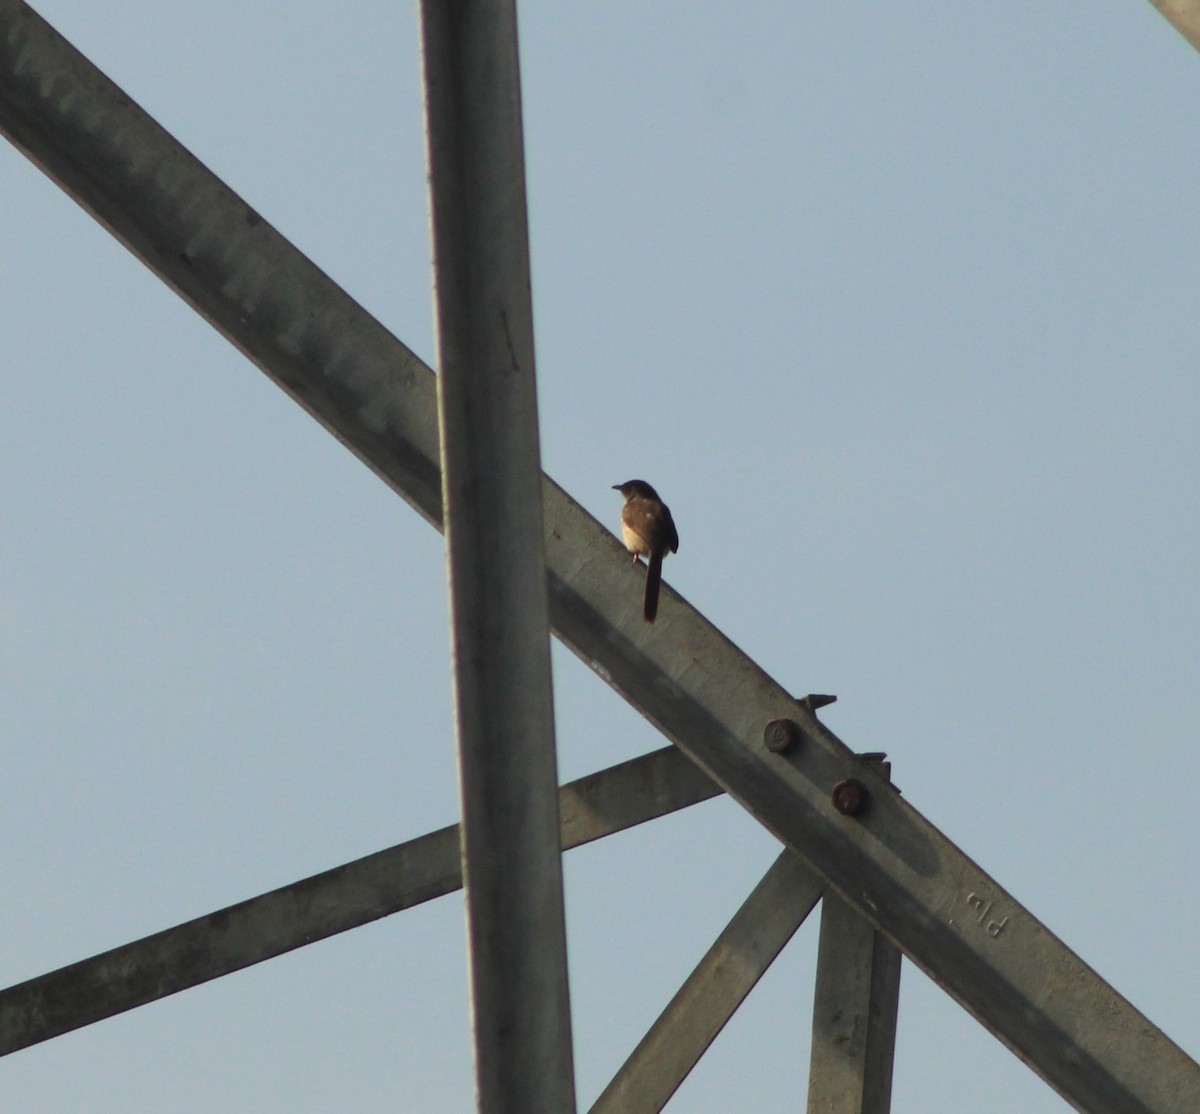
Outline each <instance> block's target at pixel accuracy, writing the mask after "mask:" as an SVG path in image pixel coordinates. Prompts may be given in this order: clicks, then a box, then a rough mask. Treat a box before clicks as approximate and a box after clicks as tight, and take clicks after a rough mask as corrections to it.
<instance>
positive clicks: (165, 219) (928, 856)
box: [0, 0, 1200, 1114]
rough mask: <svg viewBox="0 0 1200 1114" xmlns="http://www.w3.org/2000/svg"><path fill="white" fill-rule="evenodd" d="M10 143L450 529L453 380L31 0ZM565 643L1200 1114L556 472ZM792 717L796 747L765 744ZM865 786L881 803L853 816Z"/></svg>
mask: <svg viewBox="0 0 1200 1114" xmlns="http://www.w3.org/2000/svg"><path fill="white" fill-rule="evenodd" d="M0 131H3V132H4V133H5V134H6V135H8V136H9V137H10V138H11V139H12V140H13V141H14V142H15V143H16V144H17V146H19V147H20V148H21V149H22V150H24V151H25V152H26V153H27V154H28V155H29V156H30V158H32V159H33V160H34V161H35V162H37V163H38V164H39V165H40V166H42V168H43V169H44V170H45V171H46V172H47V173H48V174H49V175H50V176H51V177H52V178H54V179H55V181H57V182H58V183H59V184H60V185H61V186H63V188H64V189H66V190H67V192H68V193H70V194H71V195H72V196H73V197H76V198H77V199H78V200H79V201H80V203H81V204H83V205H84V206H86V207H87V208H88V209H89V210H90V211H92V212H93V213H94V214H95V215H96V216H97V218H98V219H99V220H101V221H102V222H103V223H104V224H105V225H107V226H108V227H109V228H110V229H111V230H112V231H113V232H114V234H115V235H116V236H117V237H118V238H119V239H121V240H122V241H123V242H124V243H126V244H127V245H128V246H129V247H130V248H131V249H132V250H133V251H134V252H135V253H137V254H138V255H139V256H140V257H141V258H142V259H143V260H144V261H146V262H147V263H148V264H149V265H150V266H151V267H153V268H154V269H155V271H156V272H157V273H159V274H160V276H161V277H162V278H163V279H164V280H165V281H166V282H168V283H169V284H170V285H172V286H173V287H174V288H175V289H177V290H178V291H179V292H180V293H181V294H182V295H183V296H184V297H185V298H187V299H188V300H189V301H190V302H192V304H194V305H195V306H196V307H197V309H199V310H200V312H202V313H203V314H204V315H205V316H206V317H208V319H209V320H210V321H212V322H213V323H214V325H216V327H217V328H218V329H220V330H221V331H222V332H223V333H224V334H225V335H226V336H227V337H229V338H230V339H231V340H232V341H233V342H234V343H235V344H237V345H238V346H239V347H240V348H242V349H243V350H244V351H245V352H246V353H247V354H248V355H250V357H251V358H252V359H253V360H254V361H255V362H256V363H257V364H258V366H259V367H261V368H262V369H263V370H264V371H266V372H267V374H268V375H270V376H271V377H272V378H273V379H274V380H275V381H276V382H277V383H279V384H280V385H281V386H282V387H283V388H284V389H285V390H287V391H288V392H289V393H290V394H291V395H292V396H293V397H294V398H295V399H296V400H297V401H298V402H300V403H301V405H303V406H304V407H306V409H308V411H309V412H310V413H312V414H313V415H314V416H315V417H316V418H317V419H318V420H319V421H321V422H322V423H323V424H324V425H325V426H326V428H328V429H329V430H330V431H331V432H332V433H333V434H334V435H335V436H337V437H339V438H340V439H341V440H342V441H343V442H345V443H346V444H347V445H348V446H349V447H350V448H351V449H352V450H353V451H354V452H355V453H357V454H358V455H359V456H360V457H361V458H362V459H363V460H365V461H366V462H367V463H368V464H370V466H371V467H373V468H374V469H375V470H376V471H377V472H378V473H379V474H380V475H381V476H382V477H383V478H384V479H385V480H386V481H387V482H388V483H389V484H390V485H391V486H393V487H394V488H395V489H396V490H397V491H398V492H399V493H400V494H402V495H403V496H404V497H405V498H406V499H408V500H409V502H411V503H412V504H413V505H414V506H416V507H417V508H418V509H419V510H420V511H421V512H422V513H423V514H424V515H425V516H426V517H427V518H429V519H431V520H434V521H436V520H437V518H438V517H439V506H440V500H439V498H438V494H437V492H438V482H437V449H436V442H437V430H436V421H435V407H434V383H433V374H432V372H430V371H429V370H428V369H427V368H425V367H424V366H423V365H422V364H421V363H420V362H419V361H418V360H416V358H415V357H414V356H413V355H412V353H410V352H409V351H408V350H407V349H406V348H404V346H403V345H401V344H400V343H399V342H398V341H397V340H395V338H394V337H392V336H391V335H390V334H389V333H388V332H387V331H386V330H385V329H384V328H383V327H382V326H381V325H379V323H378V322H376V321H374V320H373V319H372V318H371V317H370V316H369V315H367V314H366V313H365V312H364V311H363V310H362V309H361V307H359V306H357V305H355V303H354V302H353V301H352V300H351V299H350V298H349V297H348V296H346V295H345V294H344V293H343V292H342V291H340V290H339V289H338V288H337V287H336V286H335V285H334V284H333V283H332V282H330V281H329V279H328V278H326V277H325V276H324V275H322V274H321V272H320V271H319V270H317V268H316V267H314V266H313V265H312V264H311V263H310V262H309V261H308V260H306V259H305V258H304V257H303V256H302V255H301V254H300V253H299V252H298V251H296V249H295V248H293V247H292V246H291V245H289V244H288V243H287V242H286V241H285V240H283V238H282V237H281V236H279V234H278V233H276V232H275V231H274V229H272V228H270V226H269V225H267V224H266V223H265V222H264V221H262V219H261V218H260V217H259V216H258V215H257V214H256V213H254V212H253V211H252V210H251V209H249V207H248V206H246V204H245V203H244V202H242V201H241V200H240V199H239V198H237V197H236V195H234V194H233V193H232V192H231V191H230V190H229V189H228V188H227V187H226V186H224V185H223V184H222V183H221V182H219V181H218V180H217V179H216V178H215V177H214V176H213V175H212V174H211V173H209V172H208V171H206V170H205V169H204V167H203V166H201V165H200V164H199V163H198V162H197V161H196V160H195V159H194V158H192V156H191V155H189V154H188V153H187V152H186V151H185V150H184V149H183V148H182V147H180V146H179V144H178V143H176V142H175V141H174V140H173V139H171V137H170V136H169V135H167V133H166V132H165V131H163V129H161V128H160V127H159V126H158V125H157V124H155V123H154V122H153V121H152V120H150V118H149V117H147V116H146V115H145V113H143V112H142V111H141V109H139V108H138V107H137V106H136V105H134V104H133V103H131V101H130V100H129V98H128V97H126V96H125V95H124V94H123V93H122V92H121V91H120V90H119V89H118V88H117V87H116V86H115V85H113V84H112V83H111V82H109V81H108V80H107V79H106V78H105V77H104V76H103V75H102V74H101V73H100V72H99V71H98V70H96V68H95V67H93V66H92V65H91V64H90V63H88V62H87V60H86V59H84V58H83V57H82V56H81V55H79V54H78V52H76V51H75V50H74V49H73V48H71V47H70V45H69V44H67V43H66V42H65V41H64V40H63V39H62V38H61V37H60V36H58V35H57V33H55V32H54V31H53V30H52V29H51V28H50V27H49V26H48V25H46V24H45V23H44V22H43V21H42V20H41V19H40V18H39V17H37V16H36V15H35V14H34V13H32V12H31V11H30V10H29V8H28V7H27V6H26V5H25V4H23V3H20V2H19V0H0ZM544 520H545V528H546V557H547V563H548V568H547V574H548V579H549V589H550V599H551V617H552V622H553V625H554V627H555V630H556V632H557V633H558V634H559V636H560V637H561V638H562V639H563V641H564V642H565V643H566V644H567V645H568V646H570V647H571V648H572V650H574V651H575V653H577V654H578V655H579V656H580V657H581V658H582V659H583V660H584V661H586V662H587V663H588V664H589V665H591V666H592V668H594V669H595V670H596V672H598V673H599V674H600V675H601V676H602V677H603V678H604V679H605V680H606V681H607V682H608V683H609V684H610V685H611V686H612V687H613V688H614V689H616V690H617V691H618V692H619V693H621V695H622V696H624V697H625V699H627V700H628V701H629V702H630V703H632V704H633V705H634V706H635V707H637V708H638V709H639V710H640V711H641V712H642V713H643V714H644V715H645V716H646V717H647V718H648V719H649V720H651V722H653V723H654V724H655V725H657V726H658V727H659V728H660V729H661V730H662V731H663V732H664V734H666V735H667V736H668V738H670V739H672V740H673V741H674V742H676V743H677V744H678V745H679V747H680V748H681V749H682V750H684V752H685V753H687V754H688V755H689V756H690V757H691V758H692V759H693V760H694V761H696V762H697V763H698V764H699V765H700V766H701V767H702V768H703V769H704V770H705V771H706V772H707V773H708V774H709V775H710V776H711V777H712V778H713V779H714V780H715V781H716V782H718V784H720V785H721V786H722V787H723V788H724V789H726V791H727V792H729V793H730V794H731V795H732V796H733V797H735V798H736V799H737V800H738V801H739V802H740V803H741V804H742V805H743V806H744V807H745V808H746V809H747V810H748V811H749V812H750V813H751V814H752V815H754V816H755V817H756V818H757V819H758V820H759V822H760V823H762V824H763V825H764V826H765V827H767V828H768V829H769V830H770V831H772V832H773V833H774V834H775V835H776V836H778V837H779V838H780V839H781V840H782V841H783V842H784V843H786V844H788V845H789V846H791V847H794V848H795V849H796V850H798V851H799V852H800V853H801V854H802V855H803V856H804V858H805V859H806V860H807V861H808V863H809V864H810V865H811V866H812V867H813V868H814V869H815V870H816V871H817V873H819V874H820V875H821V876H822V877H823V878H824V879H825V880H826V881H827V882H828V883H829V884H830V885H831V886H832V887H833V888H834V889H836V890H837V891H838V892H839V893H840V894H841V895H842V896H843V897H844V898H845V899H846V901H848V902H849V904H851V905H852V906H853V907H854V908H855V909H857V910H858V911H859V913H861V914H862V915H864V916H866V917H867V918H868V919H869V920H870V921H871V922H872V923H873V924H875V925H876V926H877V927H878V928H879V929H880V930H881V931H882V932H884V933H885V934H886V935H887V936H888V937H889V938H890V939H891V940H892V941H893V942H894V943H896V944H897V945H898V946H899V947H900V948H901V950H902V951H903V952H904V954H905V955H907V956H908V957H909V958H910V959H911V960H913V961H914V962H915V963H916V964H917V965H918V966H920V967H921V968H922V969H923V970H924V971H926V973H928V974H929V975H930V977H931V978H933V979H934V980H935V981H936V982H938V983H939V984H940V985H941V986H942V987H943V988H944V989H945V990H946V991H947V992H948V993H950V994H951V995H952V996H953V997H954V998H955V999H956V1000H957V1001H959V1002H960V1003H961V1004H962V1005H963V1006H964V1007H965V1008H966V1009H967V1010H968V1011H969V1012H970V1013H972V1014H973V1015H974V1016H975V1017H976V1018H978V1019H979V1020H980V1021H981V1022H982V1023H983V1024H984V1025H986V1026H987V1027H988V1028H989V1029H990V1030H991V1031H992V1032H993V1033H994V1034H996V1035H997V1036H998V1037H999V1038H1000V1039H1001V1040H1002V1041H1004V1042H1005V1043H1006V1044H1007V1045H1008V1046H1009V1047H1010V1048H1011V1049H1012V1050H1013V1051H1014V1052H1015V1053H1016V1054H1017V1055H1018V1056H1020V1057H1021V1058H1022V1059H1023V1060H1024V1061H1025V1062H1026V1063H1028V1064H1029V1065H1030V1066H1032V1067H1033V1068H1034V1069H1035V1070H1036V1071H1037V1072H1039V1074H1041V1075H1042V1076H1043V1078H1045V1079H1046V1080H1047V1081H1048V1082H1050V1083H1051V1085H1052V1086H1054V1087H1055V1088H1056V1089H1057V1090H1058V1091H1059V1092H1060V1093H1061V1094H1063V1095H1064V1096H1065V1097H1066V1098H1067V1099H1068V1100H1069V1101H1071V1102H1072V1103H1074V1104H1075V1105H1076V1106H1078V1107H1079V1108H1081V1109H1086V1110H1089V1111H1091V1112H1092V1114H1105V1112H1109V1111H1111V1112H1112V1114H1136V1112H1139V1111H1161V1112H1163V1114H1167V1112H1171V1114H1174V1112H1175V1111H1177V1110H1179V1109H1180V1108H1181V1104H1182V1106H1189V1105H1190V1106H1198V1107H1200V1066H1198V1065H1197V1064H1196V1063H1195V1062H1194V1061H1193V1060H1192V1059H1191V1058H1190V1057H1188V1056H1187V1055H1186V1054H1185V1053H1184V1052H1183V1051H1182V1050H1181V1049H1180V1048H1179V1047H1178V1046H1177V1045H1175V1044H1173V1043H1172V1042H1171V1041H1170V1040H1169V1039H1168V1038H1167V1037H1166V1036H1164V1035H1163V1034H1162V1033H1161V1032H1160V1031H1159V1030H1158V1029H1156V1028H1155V1027H1154V1026H1153V1025H1152V1024H1151V1023H1150V1022H1149V1021H1148V1020H1147V1019H1146V1018H1145V1017H1144V1016H1142V1014H1140V1013H1139V1012H1138V1011H1137V1010H1135V1009H1134V1008H1133V1007H1132V1006H1131V1005H1130V1003H1129V1002H1128V1001H1126V1000H1125V999H1124V998H1123V997H1121V996H1120V995H1119V994H1118V993H1117V992H1116V991H1115V990H1113V988H1112V987H1110V986H1109V985H1108V984H1107V983H1105V982H1104V980H1103V979H1101V978H1100V977H1099V976H1098V975H1097V974H1096V973H1095V972H1094V971H1093V970H1091V968H1089V967H1088V966H1087V965H1086V964H1084V963H1083V961H1082V960H1080V959H1079V957H1078V956H1076V955H1075V954H1074V953H1073V952H1071V951H1070V950H1069V949H1068V948H1067V947H1065V946H1064V945H1063V943H1062V942H1061V941H1059V940H1058V939H1057V938H1056V937H1055V936H1053V935H1052V934H1051V933H1050V932H1049V930H1048V929H1047V928H1046V927H1045V926H1044V925H1042V924H1041V923H1039V922H1038V921H1037V919H1036V918H1035V917H1034V916H1033V915H1032V914H1031V913H1030V912H1029V911H1028V910H1026V909H1024V908H1023V907H1022V906H1021V905H1020V904H1019V903H1018V902H1017V901H1016V900H1015V899H1014V898H1013V897H1012V896H1011V895H1010V894H1008V893H1006V892H1005V891H1004V890H1003V889H1002V888H1001V887H1000V886H999V884H998V883H996V882H995V880H993V879H992V878H990V877H988V875H987V874H985V873H984V872H983V871H982V870H980V869H979V867H978V866H976V865H975V864H974V863H973V862H971V861H970V860H969V859H968V858H967V857H966V856H965V855H963V853H962V852H961V851H959V850H958V848H957V847H955V846H954V844H952V843H951V842H950V841H949V840H948V839H946V837H945V836H944V835H942V833H941V832H939V831H938V830H937V829H936V828H934V827H933V825H932V824H930V823H929V822H928V821H927V820H926V819H925V818H924V817H923V816H921V814H920V813H918V812H917V811H916V810H915V809H914V808H912V807H911V806H910V805H909V804H908V803H907V802H906V801H903V800H901V799H900V798H899V797H898V796H897V795H896V794H895V793H894V791H893V790H891V789H890V788H889V787H888V785H887V784H886V783H885V782H884V781H882V780H881V779H880V778H879V777H878V776H877V775H876V774H875V773H873V772H872V771H870V770H866V769H862V768H861V766H860V764H859V763H858V762H857V761H856V760H855V757H854V755H853V754H852V753H851V752H850V750H849V749H848V748H847V747H846V746H845V745H844V744H843V743H842V742H841V741H840V740H839V739H837V738H836V737H834V736H833V735H832V734H831V733H830V732H828V731H827V730H825V729H824V728H823V727H822V725H821V724H819V723H818V722H817V721H816V719H815V717H814V716H812V715H811V714H810V713H809V712H808V711H807V710H806V709H805V708H803V707H802V706H800V705H799V704H798V703H797V702H796V701H795V700H794V699H793V698H792V697H791V696H790V695H789V694H788V693H787V691H786V690H784V689H783V688H782V687H781V686H780V685H779V684H777V683H776V682H775V681H774V680H772V679H771V678H770V677H769V676H767V674H766V673H764V672H763V671H762V670H761V669H760V668H759V667H758V666H757V665H756V664H755V663H754V662H753V661H751V660H750V659H749V658H748V657H747V656H746V655H745V654H743V653H742V652H741V651H740V650H739V649H738V648H737V647H736V646H734V645H733V644H732V643H731V642H729V640H728V639H726V638H725V636H724V635H722V634H721V632H720V631H718V630H717V629H716V628H715V627H713V625H712V624H711V623H709V622H708V621H707V620H706V619H705V618H704V617H703V616H701V615H700V614H699V613H698V612H696V611H695V610H694V609H693V608H691V607H690V606H688V605H687V604H686V603H685V602H684V601H683V600H682V599H680V597H679V596H678V595H676V594H675V593H673V592H671V591H670V590H669V589H665V590H664V599H663V601H662V608H661V610H660V613H659V621H658V623H657V624H656V625H655V626H654V627H653V628H646V627H645V625H644V624H643V623H642V621H641V617H640V616H639V615H637V614H636V609H634V608H631V607H630V606H629V601H630V600H631V599H634V598H636V596H637V593H638V590H639V589H638V587H637V585H636V577H637V573H636V572H635V570H634V569H633V568H632V567H630V566H629V565H628V563H627V561H626V560H625V554H624V550H623V549H622V548H621V546H620V543H618V542H617V540H616V539H615V538H614V537H613V536H612V534H611V533H610V532H609V531H608V530H606V529H604V527H602V526H601V525H600V524H599V523H598V522H597V521H596V520H595V519H594V518H592V517H591V516H590V515H588V514H587V513H586V512H585V511H584V510H583V509H582V508H581V507H579V506H578V504H576V503H575V502H573V501H572V500H571V499H570V497H569V496H568V495H567V494H566V493H565V492H563V491H562V489H561V488H559V487H558V486H557V485H555V484H554V483H553V482H552V481H551V480H549V479H545V480H544ZM783 720H791V721H793V722H794V727H793V729H792V730H793V732H794V735H795V738H796V743H795V745H794V746H793V747H791V749H790V750H787V751H786V753H785V752H782V751H780V750H779V749H777V748H776V747H775V746H773V745H768V743H767V741H765V739H764V729H765V728H766V727H767V726H768V724H770V723H772V722H775V721H783ZM853 778H857V779H858V780H860V781H861V782H862V783H863V784H864V786H865V789H866V797H867V800H868V801H869V803H868V805H867V807H866V808H865V809H863V810H862V811H861V812H860V813H859V814H858V815H856V816H847V815H844V814H843V813H842V812H839V810H838V809H837V808H835V807H834V805H833V802H832V798H831V793H832V790H833V787H834V785H835V784H836V783H838V782H842V781H845V780H847V779H853Z"/></svg>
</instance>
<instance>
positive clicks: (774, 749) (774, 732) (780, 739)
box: [763, 719, 800, 754]
mask: <svg viewBox="0 0 1200 1114" xmlns="http://www.w3.org/2000/svg"><path fill="white" fill-rule="evenodd" d="M799 741H800V728H799V727H797V726H796V725H795V724H794V723H793V722H792V721H791V720H790V719H773V720H771V722H770V723H768V724H767V726H766V727H765V728H764V729H763V742H764V743H765V744H766V747H767V750H769V751H770V752H771V753H772V754H787V752H788V751H789V750H791V749H792V747H794V746H795V745H796V744H797V743H798V742H799Z"/></svg>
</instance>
